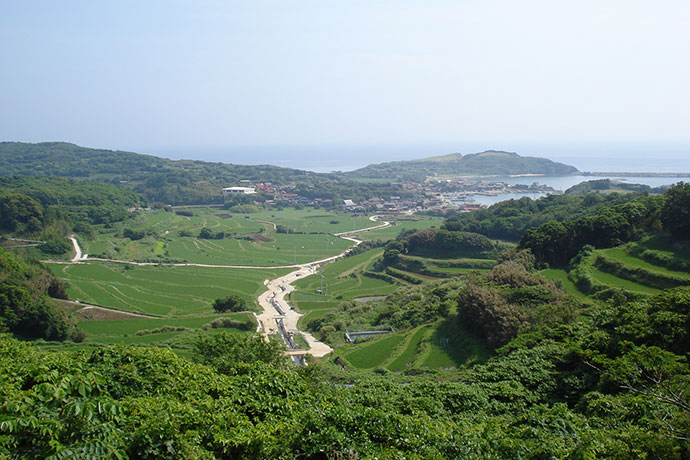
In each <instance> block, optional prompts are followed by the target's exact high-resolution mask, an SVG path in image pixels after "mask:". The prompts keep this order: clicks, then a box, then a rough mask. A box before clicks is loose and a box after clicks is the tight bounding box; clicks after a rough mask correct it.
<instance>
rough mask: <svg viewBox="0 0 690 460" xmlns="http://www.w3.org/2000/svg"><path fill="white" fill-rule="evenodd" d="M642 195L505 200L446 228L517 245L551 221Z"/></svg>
mask: <svg viewBox="0 0 690 460" xmlns="http://www.w3.org/2000/svg"><path fill="white" fill-rule="evenodd" d="M642 196H643V195H641V194H634V193H630V194H625V195H623V194H619V193H613V194H608V195H600V194H589V195H549V196H546V197H543V198H540V199H538V200H532V199H530V198H527V197H524V198H520V199H519V200H506V201H501V202H500V203H496V204H494V205H492V206H491V207H489V208H486V209H479V210H477V211H473V212H469V213H459V214H455V215H451V216H449V217H448V220H447V221H446V223H445V225H444V228H445V229H447V230H453V231H465V232H476V233H481V234H482V235H486V236H488V237H489V238H496V239H502V240H509V241H517V240H519V239H520V237H521V236H522V234H523V233H524V232H525V231H526V230H527V229H529V228H532V227H537V226H539V225H541V224H544V223H546V222H548V221H556V222H563V221H565V220H570V219H575V218H578V217H584V216H592V215H595V214H597V213H598V212H599V209H601V208H602V207H612V206H616V205H619V204H624V203H627V202H628V201H633V200H636V199H639V198H640V197H642Z"/></svg>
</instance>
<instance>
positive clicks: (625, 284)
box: [588, 266, 661, 295]
mask: <svg viewBox="0 0 690 460" xmlns="http://www.w3.org/2000/svg"><path fill="white" fill-rule="evenodd" d="M588 270H589V272H590V274H591V276H592V278H593V279H594V280H595V281H596V282H597V283H598V284H604V285H607V286H610V287H615V288H621V289H625V290H627V291H630V292H634V293H638V294H645V295H654V294H658V293H659V292H661V291H660V290H659V289H655V288H652V287H649V286H645V285H643V284H638V283H635V282H632V281H629V280H626V279H623V278H619V277H617V276H615V275H612V274H610V273H606V272H603V271H601V270H599V269H598V268H596V267H594V266H591V267H589V268H588Z"/></svg>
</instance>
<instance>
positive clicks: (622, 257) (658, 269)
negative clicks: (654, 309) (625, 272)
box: [599, 247, 690, 279]
mask: <svg viewBox="0 0 690 460" xmlns="http://www.w3.org/2000/svg"><path fill="white" fill-rule="evenodd" d="M599 252H600V253H601V254H603V255H605V256H606V257H608V258H610V259H613V260H616V261H619V262H622V263H623V264H624V265H626V266H628V267H632V268H635V267H639V268H643V269H644V270H647V271H650V272H652V273H659V274H661V275H671V276H677V277H679V278H685V279H690V273H687V272H681V271H675V270H669V269H668V268H665V267H662V266H659V265H654V264H651V263H649V262H647V261H645V260H642V259H640V258H637V257H635V256H632V255H630V254H628V253H627V252H625V251H624V250H623V249H622V248H620V247H619V248H610V249H601V250H599Z"/></svg>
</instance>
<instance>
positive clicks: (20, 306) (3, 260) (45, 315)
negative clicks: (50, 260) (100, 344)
mask: <svg viewBox="0 0 690 460" xmlns="http://www.w3.org/2000/svg"><path fill="white" fill-rule="evenodd" d="M50 297H56V298H62V299H64V298H67V295H66V293H65V287H64V284H63V283H62V282H61V281H60V280H58V279H57V278H55V277H54V276H52V275H51V274H50V273H48V272H47V271H46V270H45V269H44V268H43V267H42V266H41V265H40V264H37V263H32V262H29V261H27V260H23V259H21V258H19V257H17V256H14V255H12V254H11V253H9V252H7V251H6V250H5V249H2V248H0V330H3V331H10V332H13V333H15V334H17V335H19V336H21V337H26V338H44V339H47V340H65V339H71V340H82V339H83V338H84V336H83V333H82V332H81V331H80V330H79V329H77V327H76V326H75V324H74V322H73V321H72V319H71V318H69V316H68V315H67V313H65V312H64V311H63V310H62V309H61V308H59V307H58V306H57V305H55V303H54V302H53V301H52V300H51V299H50Z"/></svg>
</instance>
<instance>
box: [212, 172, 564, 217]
mask: <svg viewBox="0 0 690 460" xmlns="http://www.w3.org/2000/svg"><path fill="white" fill-rule="evenodd" d="M402 188H403V190H405V191H406V192H411V194H412V195H413V196H414V198H413V199H409V198H407V199H401V197H399V196H390V197H387V198H380V197H374V198H370V199H368V200H364V201H358V202H355V201H353V200H351V199H344V200H338V201H335V202H334V201H333V200H331V199H326V198H307V197H304V196H301V195H299V194H297V193H294V188H292V187H290V186H285V185H280V186H274V185H273V184H271V183H270V182H260V183H256V184H254V185H253V186H250V185H246V186H236V187H225V188H224V189H223V195H225V196H231V195H253V194H257V193H262V194H265V195H272V196H273V199H268V200H265V202H266V203H269V204H270V203H289V204H303V205H319V206H326V207H332V206H337V207H339V208H343V209H348V210H353V211H354V210H366V211H379V212H387V213H408V212H410V211H422V210H424V211H440V212H445V211H449V210H456V211H461V212H463V211H465V212H468V211H472V210H475V209H480V208H483V207H486V206H485V205H483V204H480V203H476V202H474V201H473V200H472V197H473V196H477V195H500V194H504V193H527V192H530V193H533V192H541V193H562V192H559V191H558V190H554V189H553V188H551V187H549V186H545V185H539V184H538V183H537V182H534V183H533V184H532V185H519V184H516V185H508V184H506V183H505V182H500V181H499V182H491V181H488V180H469V179H444V180H431V181H425V182H410V183H405V184H402Z"/></svg>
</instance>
